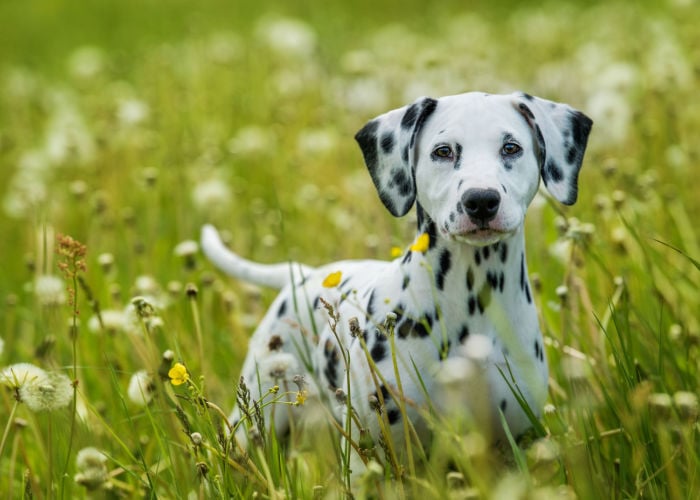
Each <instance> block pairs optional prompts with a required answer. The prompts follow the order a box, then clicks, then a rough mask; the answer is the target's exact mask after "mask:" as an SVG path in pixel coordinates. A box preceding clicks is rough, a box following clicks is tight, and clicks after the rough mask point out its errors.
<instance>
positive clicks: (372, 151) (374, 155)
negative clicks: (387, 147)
mask: <svg viewBox="0 0 700 500" xmlns="http://www.w3.org/2000/svg"><path fill="white" fill-rule="evenodd" d="M378 128H379V122H378V121H377V120H372V121H371V122H369V123H368V124H367V125H365V126H364V127H362V128H361V129H360V131H359V132H358V133H357V134H355V140H356V141H357V143H358V144H359V145H360V149H361V150H362V156H363V157H364V159H365V164H366V165H367V168H368V169H369V170H370V172H373V171H375V170H376V168H377V160H378V152H377V129H378Z"/></svg>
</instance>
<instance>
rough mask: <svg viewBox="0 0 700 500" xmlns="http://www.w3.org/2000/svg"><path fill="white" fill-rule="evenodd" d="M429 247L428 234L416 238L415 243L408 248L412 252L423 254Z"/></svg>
mask: <svg viewBox="0 0 700 500" xmlns="http://www.w3.org/2000/svg"><path fill="white" fill-rule="evenodd" d="M429 246H430V236H429V235H428V233H423V234H421V235H419V236H418V237H417V238H416V241H414V242H413V244H412V245H411V246H410V247H409V248H410V250H411V251H412V252H421V253H425V252H427V251H428V247H429Z"/></svg>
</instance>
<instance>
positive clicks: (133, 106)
mask: <svg viewBox="0 0 700 500" xmlns="http://www.w3.org/2000/svg"><path fill="white" fill-rule="evenodd" d="M150 114H151V110H150V108H149V107H148V104H146V103H145V102H143V101H142V100H140V99H124V100H123V101H122V102H120V103H119V107H118V108H117V118H118V119H119V121H120V122H121V123H122V124H123V125H138V124H139V123H141V122H144V121H146V120H147V119H148V117H149V115H150Z"/></svg>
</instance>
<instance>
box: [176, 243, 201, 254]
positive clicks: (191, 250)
mask: <svg viewBox="0 0 700 500" xmlns="http://www.w3.org/2000/svg"><path fill="white" fill-rule="evenodd" d="M198 251H199V244H198V243H197V242H196V241H194V240H185V241H181V242H180V243H178V244H177V245H176V246H175V249H174V250H173V253H174V254H175V255H176V256H178V257H182V258H187V257H192V256H194V255H196V254H197V252H198Z"/></svg>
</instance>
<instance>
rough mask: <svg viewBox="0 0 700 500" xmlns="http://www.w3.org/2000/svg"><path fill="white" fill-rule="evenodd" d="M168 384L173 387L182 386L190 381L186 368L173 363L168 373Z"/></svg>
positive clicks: (180, 364)
mask: <svg viewBox="0 0 700 500" xmlns="http://www.w3.org/2000/svg"><path fill="white" fill-rule="evenodd" d="M168 377H170V383H171V384H173V385H182V384H184V383H185V382H187V381H188V380H189V379H190V374H189V373H187V368H186V367H185V365H183V364H182V363H175V364H174V365H173V367H172V368H171V369H170V371H169V372H168Z"/></svg>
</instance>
